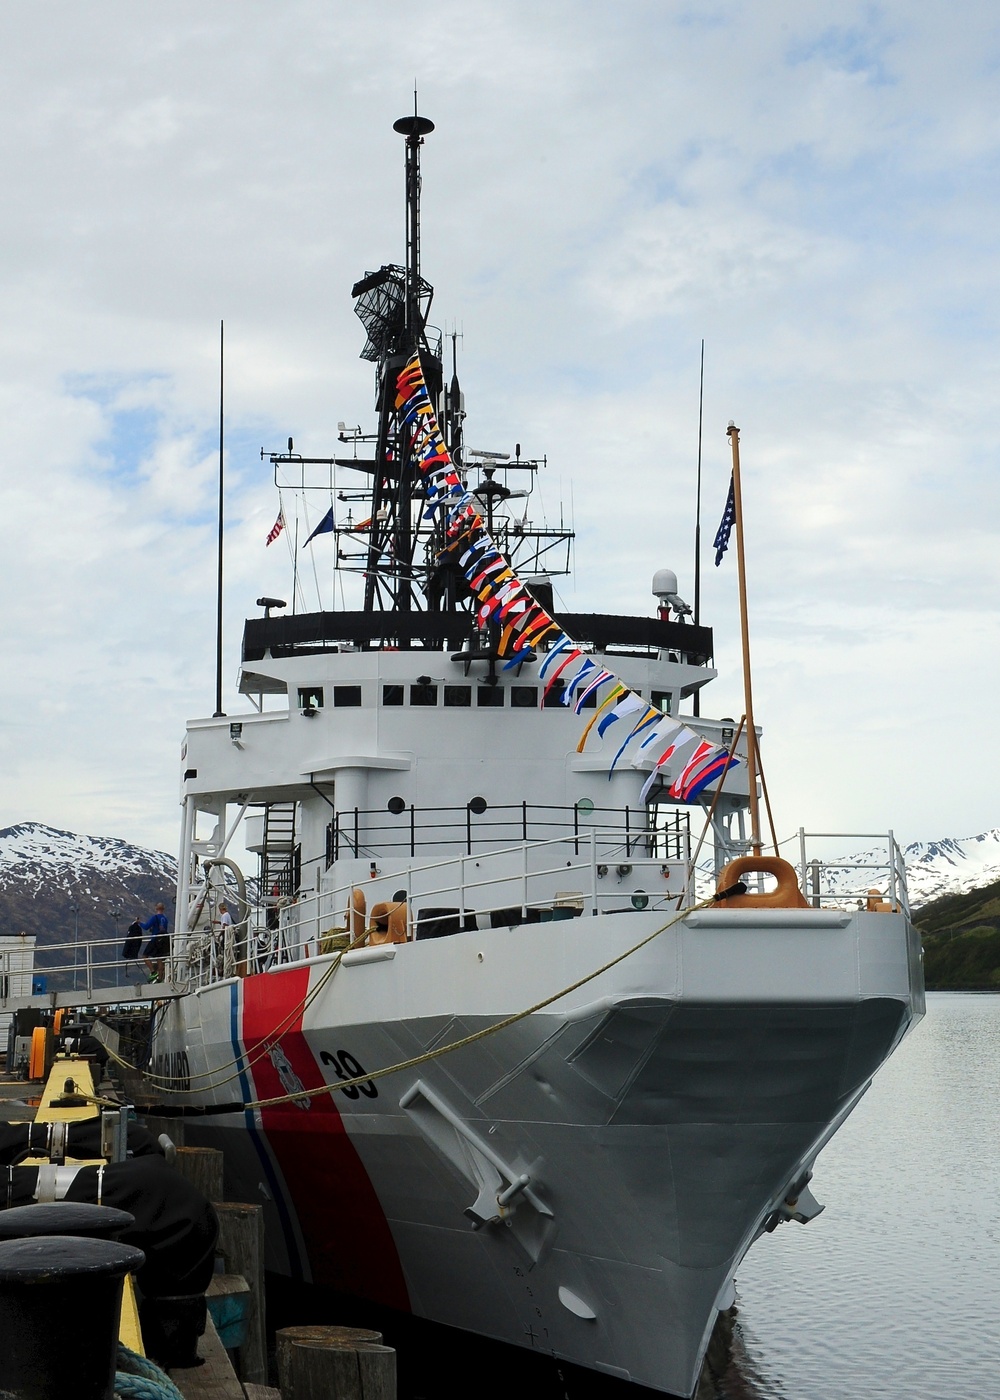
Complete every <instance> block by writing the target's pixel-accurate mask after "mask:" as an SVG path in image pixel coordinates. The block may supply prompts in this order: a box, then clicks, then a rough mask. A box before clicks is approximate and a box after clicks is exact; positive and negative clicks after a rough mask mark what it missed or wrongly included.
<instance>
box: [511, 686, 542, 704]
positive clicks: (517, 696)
mask: <svg viewBox="0 0 1000 1400" xmlns="http://www.w3.org/2000/svg"><path fill="white" fill-rule="evenodd" d="M537 704H538V686H537V685H512V686H511V688H510V706H511V709H512V710H533V709H534V708H535V706H536V705H537Z"/></svg>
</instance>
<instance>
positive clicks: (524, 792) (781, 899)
mask: <svg viewBox="0 0 1000 1400" xmlns="http://www.w3.org/2000/svg"><path fill="white" fill-rule="evenodd" d="M395 130H396V131H397V132H398V133H399V134H400V135H401V136H402V137H403V142H404V172H403V173H404V187H405V203H406V252H405V259H404V261H403V262H402V263H401V264H399V265H383V266H381V267H380V268H378V269H376V270H373V271H369V272H367V273H366V274H365V275H364V276H363V277H362V278H361V279H360V280H358V281H357V282H356V283H355V285H354V287H353V291H352V296H353V300H354V309H355V311H356V312H357V315H358V316H359V318H360V319H361V321H362V323H363V326H364V330H365V334H366V337H367V338H366V341H365V344H364V347H363V349H362V352H361V357H362V359H363V360H365V361H366V362H368V363H369V364H370V365H371V366H372V367H373V369H374V376H375V404H374V407H375V413H374V417H373V426H372V428H371V430H370V431H367V430H363V429H362V427H361V426H360V425H359V426H358V427H357V428H348V427H347V426H346V425H344V424H341V426H340V432H339V439H338V444H337V447H336V448H335V450H334V452H333V454H332V455H331V456H329V457H325V458H318V457H308V456H306V457H303V456H300V455H298V454H297V453H296V452H295V450H294V442H293V440H292V439H289V441H288V445H287V450H282V451H280V452H278V451H276V452H268V453H263V452H262V456H265V457H266V459H267V461H268V462H269V465H270V467H271V468H273V474H274V482H275V486H276V488H277V489H278V492H279V497H280V501H281V512H280V513H279V515H278V519H277V521H276V524H275V531H276V532H277V533H278V534H281V533H282V532H283V533H284V534H285V536H286V538H292V537H294V539H293V544H294V549H293V559H294V560H295V561H296V562H295V565H294V568H295V570H296V572H297V573H298V575H299V576H298V577H296V578H293V591H292V606H291V608H289V606H288V603H287V601H286V600H283V599H279V598H273V597H263V598H261V599H259V600H258V604H259V606H260V608H261V609H262V612H261V615H259V616H254V617H251V618H249V619H248V620H247V621H246V624H245V628H244V632H243V637H242V652H241V660H240V673H239V684H238V690H239V694H240V697H241V707H242V708H241V712H240V713H238V714H233V713H225V714H224V713H222V705H221V704H218V705H217V707H216V709H217V713H215V714H212V715H209V716H205V717H202V718H196V719H193V720H191V721H190V723H189V724H188V726H187V731H186V735H185V738H184V742H183V748H182V761H181V794H182V797H181V806H182V823H181V828H182V829H181V841H180V875H179V882H178V889H177V906H176V926H175V928H174V931H173V934H172V946H171V950H170V957H169V964H168V967H167V970H166V972H165V978H166V981H165V982H164V983H163V984H161V985H159V986H154V987H151V988H149V989H148V990H147V993H146V995H147V996H148V997H152V998H154V999H156V1000H157V1006H158V1010H157V1013H156V1015H155V1019H154V1027H153V1032H152V1036H151V1043H150V1055H149V1058H148V1060H147V1061H146V1062H145V1063H144V1065H142V1066H141V1068H142V1069H143V1083H144V1086H145V1091H146V1095H147V1099H148V1102H149V1103H150V1104H152V1105H156V1106H157V1108H156V1111H158V1112H160V1113H162V1114H171V1113H173V1114H176V1115H184V1122H185V1132H186V1140H187V1141H188V1142H189V1143H192V1142H194V1143H202V1144H205V1145H211V1146H217V1147H221V1148H223V1149H224V1152H225V1161H226V1171H227V1189H228V1192H229V1194H230V1195H231V1196H232V1198H234V1199H242V1200H248V1201H259V1202H261V1203H263V1205H264V1207H265V1217H266V1250H267V1267H268V1268H269V1269H270V1270H272V1271H273V1272H274V1273H276V1274H277V1275H284V1276H287V1277H288V1278H291V1279H297V1280H302V1281H304V1282H306V1283H312V1284H317V1285H324V1286H329V1287H331V1288H334V1289H336V1290H338V1292H340V1293H342V1294H344V1295H349V1296H351V1297H354V1298H357V1299H361V1300H366V1301H367V1302H369V1303H371V1304H372V1305H377V1306H379V1307H387V1308H391V1309H395V1310H398V1311H400V1312H404V1313H408V1314H412V1315H413V1316H415V1317H418V1318H424V1319H430V1320H432V1321H434V1322H437V1323H441V1324H446V1325H448V1326H450V1327H453V1328H459V1329H464V1330H465V1331H467V1332H469V1333H473V1334H476V1335H479V1336H483V1337H490V1338H494V1339H497V1340H499V1341H502V1342H505V1343H509V1344H510V1345H512V1346H514V1347H521V1348H530V1349H534V1350H535V1351H537V1352H539V1353H542V1354H544V1355H546V1356H550V1357H554V1358H557V1359H563V1360H566V1361H569V1362H572V1363H576V1364H578V1365H580V1366H583V1367H586V1368H590V1369H591V1370H593V1371H597V1372H601V1373H604V1374H606V1375H610V1376H614V1377H619V1378H622V1379H624V1380H629V1381H632V1382H635V1383H637V1384H640V1385H643V1386H647V1387H651V1388H653V1389H656V1390H659V1391H663V1392H667V1393H670V1394H675V1395H680V1396H690V1395H691V1394H692V1393H693V1391H694V1389H695V1387H696V1385H697V1381H698V1376H699V1371H700V1367H701V1365H702V1360H703V1357H704V1354H705V1349H706V1346H707V1344H708V1341H709V1337H710V1335H711V1333H712V1330H713V1326H714V1325H715V1323H716V1320H717V1318H718V1316H719V1314H720V1312H723V1311H725V1310H726V1309H728V1308H729V1307H730V1306H731V1304H732V1301H733V1297H734V1280H735V1277H736V1273H737V1270H738V1268H739V1265H740V1261H741V1260H742V1259H743V1257H744V1256H745V1254H746V1252H747V1251H748V1250H749V1249H750V1248H751V1246H753V1245H755V1242H757V1241H760V1243H759V1244H757V1246H756V1247H757V1248H766V1247H767V1236H768V1235H769V1233H770V1232H772V1231H773V1230H775V1229H776V1228H778V1227H784V1226H785V1225H786V1224H787V1223H789V1222H799V1223H807V1222H808V1221H809V1220H810V1219H812V1218H813V1217H814V1216H815V1215H816V1213H817V1212H818V1211H819V1210H820V1209H821V1207H820V1205H819V1203H818V1201H817V1200H816V1198H815V1197H814V1196H813V1194H812V1190H811V1187H810V1181H811V1179H812V1174H813V1169H814V1165H815V1163H816V1159H817V1156H818V1154H819V1153H820V1151H821V1150H822V1148H823V1146H824V1145H825V1144H826V1143H827V1142H828V1141H829V1140H830V1138H831V1137H832V1135H833V1134H834V1133H835V1132H836V1131H837V1129H838V1128H839V1127H840V1125H841V1124H842V1123H843V1122H844V1121H845V1119H846V1118H847V1116H848V1115H849V1114H850V1112H851V1110H852V1108H853V1107H854V1105H855V1104H856V1103H857V1102H858V1100H859V1099H860V1097H861V1096H862V1095H863V1094H864V1092H865V1090H866V1088H867V1087H868V1085H869V1083H870V1081H871V1079H872V1076H873V1075H874V1074H875V1072H876V1071H877V1070H878V1068H879V1066H880V1065H881V1064H882V1063H883V1062H884V1061H885V1060H886V1058H887V1057H888V1056H889V1055H890V1054H891V1053H892V1051H893V1050H894V1048H895V1047H896V1046H897V1045H898V1044H899V1042H900V1040H901V1039H902V1037H903V1036H904V1035H905V1034H906V1033H907V1032H908V1030H909V1029H910V1028H911V1027H912V1026H913V1025H914V1024H915V1023H916V1022H917V1021H918V1020H919V1018H920V1016H921V1014H922V1012H923V984H922V975H921V964H920V947H919V940H918V937H917V935H916V933H915V931H914V928H913V926H912V924H911V922H910V919H909V911H908V906H907V896H906V883H905V871H904V868H903V864H902V859H901V856H900V853H899V850H898V847H897V846H896V844H895V840H894V838H893V836H892V834H891V833H889V834H888V835H887V838H886V842H885V851H884V858H883V857H880V861H881V864H880V866H879V872H878V874H872V872H871V869H870V868H866V871H865V874H864V877H863V879H864V884H865V888H864V889H862V890H861V891H860V892H859V893H858V897H857V898H853V897H850V898H848V897H845V884H844V877H843V871H841V874H840V880H839V883H838V884H837V892H836V894H835V895H831V894H830V893H829V890H828V888H827V885H826V884H825V883H824V882H825V871H826V866H825V865H824V862H823V860H822V859H821V858H819V857H817V856H814V855H812V854H811V848H810V850H807V844H806V837H805V835H804V833H803V834H800V837H799V838H798V845H795V846H794V849H793V855H794V854H798V855H799V857H800V858H799V859H798V861H797V863H792V862H787V861H785V860H784V859H780V858H778V856H777V851H776V853H775V855H774V856H768V855H766V854H764V851H763V841H762V839H761V836H760V834H759V831H758V828H757V821H758V817H757V811H758V789H759V785H760V773H759V756H760V755H759V743H758V729H757V727H756V724H755V723H754V721H753V718H752V714H749V715H746V716H744V719H743V721H741V722H740V723H739V724H737V723H736V722H734V721H733V720H732V719H726V718H721V719H712V718H709V717H707V716H702V714H701V712H700V711H701V707H702V703H701V702H702V694H701V692H702V690H703V688H704V687H705V686H706V685H708V684H709V683H710V682H711V681H712V680H713V679H714V677H715V676H716V671H715V669H714V667H713V664H712V662H713V655H714V640H713V633H712V629H711V628H709V627H707V626H705V625H703V624H702V622H701V620H700V618H699V619H695V618H694V617H693V616H692V611H691V608H690V607H689V606H688V605H687V604H686V603H685V602H684V600H683V598H682V597H681V595H680V593H679V592H678V581H677V577H676V575H675V574H674V573H673V572H671V571H670V570H669V569H662V570H660V571H658V573H657V575H656V577H655V578H654V580H653V589H652V594H651V605H650V613H649V615H648V616H622V615H617V614H601V613H569V612H566V611H564V610H561V609H560V608H559V606H558V605H557V602H556V598H557V587H558V586H557V583H556V582H555V581H556V580H557V579H558V578H559V577H560V576H561V575H562V574H565V573H567V572H568V571H569V568H570V563H571V559H572V548H571V546H572V530H571V528H570V526H569V525H567V523H566V522H565V521H564V520H562V519H561V520H559V521H558V522H557V523H551V522H548V521H546V520H545V519H543V518H542V517H541V516H540V514H538V513H537V507H536V505H535V501H534V487H535V485H536V482H537V480H538V476H539V473H540V472H542V471H544V469H545V460H544V459H543V458H531V457H529V455H528V454H524V453H522V450H521V447H520V445H518V444H506V446H507V447H508V448H512V449H513V450H509V451H503V452H501V451H498V450H490V451H485V450H483V451H477V450H474V449H473V448H472V447H471V445H469V444H467V443H466V442H465V426H464V425H465V417H466V413H465V404H464V398H463V393H462V390H461V386H460V383H459V375H458V362H457V350H456V343H455V337H454V336H452V337H451V338H450V345H449V337H447V336H446V335H444V334H443V333H442V332H440V331H438V330H436V329H435V328H434V326H433V325H432V323H431V320H430V307H431V301H432V296H433V288H432V285H431V284H430V283H429V282H428V281H427V280H426V279H425V278H424V277H423V275H422V271H421V259H420V199H421V169H420V161H421V148H422V146H423V144H424V142H425V140H426V138H427V136H428V135H429V133H430V132H431V131H432V130H433V123H432V122H431V121H430V120H429V119H428V118H426V117H423V116H419V115H413V116H409V117H404V118H401V119H400V120H399V121H398V122H396V124H395ZM463 353H464V351H463ZM730 439H731V441H732V444H733V448H734V453H735V452H736V448H737V444H738V431H737V430H736V429H735V428H732V427H731V429H730ZM327 506H328V507H329V508H328V509H327ZM273 533H274V532H272V534H273ZM307 537H311V538H309V539H308V541H307ZM321 548H322V549H325V550H328V551H332V552H333V553H334V554H335V556H336V557H335V565H334V567H335V569H336V571H337V575H338V577H339V578H341V579H342V580H343V581H344V583H345V585H346V586H345V587H344V588H342V589H341V597H342V598H345V599H349V600H350V601H351V602H352V603H353V607H347V606H346V605H345V606H342V607H340V608H335V607H329V608H327V607H319V608H317V609H316V610H313V611H307V610H306V609H305V607H304V605H303V602H302V597H303V588H302V582H303V580H302V577H301V574H302V569H301V565H299V564H298V562H297V561H299V560H300V559H301V558H306V559H308V557H309V555H308V553H306V552H305V551H306V549H308V550H309V551H314V550H319V549H321ZM324 557H325V558H328V557H329V556H328V555H326V556H324ZM748 708H749V707H748ZM751 819H752V820H751ZM706 831H707V839H706V835H705V833H706ZM793 844H794V843H793ZM866 845H867V846H868V847H869V848H870V847H871V842H870V841H868V842H867V843H866ZM238 848H239V849H242V850H245V851H246V852H248V853H249V854H250V856H251V857H252V858H253V860H254V861H255V863H256V869H250V868H246V869H244V868H243V867H244V866H245V865H247V862H246V860H243V862H242V864H241V861H240V860H238V859H236V858H235V857H234V855H233V852H234V851H236V850H237V849H238ZM845 848H846V843H845ZM706 872H707V873H706ZM223 904H226V905H227V906H228V907H227V910H226V911H225V912H224V911H222V909H221V907H220V906H222V905H223Z"/></svg>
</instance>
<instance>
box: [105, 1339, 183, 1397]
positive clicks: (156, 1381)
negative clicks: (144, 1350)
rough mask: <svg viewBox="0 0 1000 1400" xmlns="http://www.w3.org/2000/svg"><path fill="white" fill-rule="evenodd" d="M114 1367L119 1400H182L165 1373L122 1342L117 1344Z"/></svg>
mask: <svg viewBox="0 0 1000 1400" xmlns="http://www.w3.org/2000/svg"><path fill="white" fill-rule="evenodd" d="M115 1365H116V1370H115V1395H116V1396H120V1397H121V1400H184V1396H183V1395H182V1394H181V1392H180V1391H179V1390H178V1389H177V1387H176V1386H175V1385H174V1383H173V1381H172V1380H171V1379H170V1377H169V1376H168V1375H167V1373H166V1371H161V1370H160V1368H159V1366H157V1365H156V1363H155V1362H153V1361H150V1360H149V1358H148V1357H147V1356H140V1355H139V1353H138V1352H137V1351H131V1350H130V1349H129V1348H128V1347H127V1346H126V1345H125V1344H124V1342H119V1343H118V1359H117V1361H116V1363H115Z"/></svg>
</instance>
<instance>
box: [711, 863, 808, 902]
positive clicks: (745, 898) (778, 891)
mask: <svg viewBox="0 0 1000 1400" xmlns="http://www.w3.org/2000/svg"><path fill="white" fill-rule="evenodd" d="M756 873H760V874H762V875H773V876H774V877H775V879H776V880H777V882H778V884H777V887H776V888H775V889H773V890H768V891H767V892H766V893H764V894H749V893H748V894H734V895H731V896H730V897H729V899H724V900H722V901H721V902H720V905H719V907H720V908H724V909H808V908H810V904H809V901H808V900H807V899H805V898H804V897H803V894H802V891H801V890H800V889H799V880H798V876H797V875H796V873H795V867H794V866H793V865H789V863H788V861H787V860H781V859H780V858H779V857H778V856H740V857H739V859H738V860H731V861H730V862H729V864H728V865H727V866H726V868H725V870H723V872H722V874H721V875H720V876H719V883H718V885H717V886H716V889H717V890H728V889H730V888H731V886H733V885H735V884H736V882H737V880H741V879H742V878H743V876H744V875H752V874H756Z"/></svg>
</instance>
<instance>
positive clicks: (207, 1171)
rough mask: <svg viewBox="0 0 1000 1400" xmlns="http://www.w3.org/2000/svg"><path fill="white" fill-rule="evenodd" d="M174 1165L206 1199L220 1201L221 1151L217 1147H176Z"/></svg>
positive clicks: (221, 1190)
mask: <svg viewBox="0 0 1000 1400" xmlns="http://www.w3.org/2000/svg"><path fill="white" fill-rule="evenodd" d="M174 1166H175V1167H176V1168H177V1170H178V1171H179V1172H180V1174H181V1176H183V1177H184V1178H185V1180H187V1181H189V1182H190V1183H191V1185H192V1186H196V1187H197V1188H198V1190H199V1191H200V1192H201V1194H202V1195H203V1196H204V1197H205V1199H206V1200H207V1201H213V1202H215V1201H221V1200H222V1198H223V1195H224V1192H223V1189H222V1166H223V1157H222V1153H221V1152H220V1151H219V1149H218V1148H217V1147H178V1148H177V1157H176V1159H175V1161H174Z"/></svg>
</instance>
